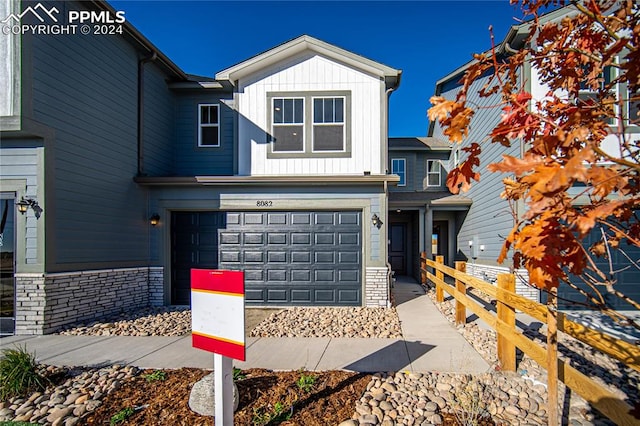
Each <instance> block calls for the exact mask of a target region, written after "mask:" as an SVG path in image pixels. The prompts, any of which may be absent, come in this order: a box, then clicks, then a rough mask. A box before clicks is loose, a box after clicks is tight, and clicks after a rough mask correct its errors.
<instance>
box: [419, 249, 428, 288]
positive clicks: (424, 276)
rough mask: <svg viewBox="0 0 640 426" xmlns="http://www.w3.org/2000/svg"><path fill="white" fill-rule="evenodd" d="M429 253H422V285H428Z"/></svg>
mask: <svg viewBox="0 0 640 426" xmlns="http://www.w3.org/2000/svg"><path fill="white" fill-rule="evenodd" d="M426 269H427V253H425V252H421V253H420V284H422V285H425V284H426V283H427V274H426V273H425V271H426Z"/></svg>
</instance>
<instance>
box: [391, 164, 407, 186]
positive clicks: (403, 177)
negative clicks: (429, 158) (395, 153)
mask: <svg viewBox="0 0 640 426" xmlns="http://www.w3.org/2000/svg"><path fill="white" fill-rule="evenodd" d="M396 161H399V162H402V165H403V166H402V169H403V170H402V175H401V174H400V173H398V172H397V171H394V167H393V164H394V162H396ZM391 174H393V175H398V176H399V177H400V181H399V182H398V185H397V186H402V187H404V186H407V159H406V158H392V159H391ZM403 180H404V183H403V182H402V181H403Z"/></svg>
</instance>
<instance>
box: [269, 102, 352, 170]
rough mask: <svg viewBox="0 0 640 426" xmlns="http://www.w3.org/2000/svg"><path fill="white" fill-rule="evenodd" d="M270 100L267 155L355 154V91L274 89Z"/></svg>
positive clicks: (281, 156) (291, 156)
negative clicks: (353, 132) (353, 139)
mask: <svg viewBox="0 0 640 426" xmlns="http://www.w3.org/2000/svg"><path fill="white" fill-rule="evenodd" d="M267 102H268V110H267V111H268V117H267V122H268V123H269V126H270V135H271V138H270V139H271V140H270V144H269V148H268V151H267V158H314V157H317V158H319V157H322V158H332V157H336V158H340V157H350V156H351V130H350V126H351V92H349V91H327V92H272V93H267Z"/></svg>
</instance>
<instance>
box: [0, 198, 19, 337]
mask: <svg viewBox="0 0 640 426" xmlns="http://www.w3.org/2000/svg"><path fill="white" fill-rule="evenodd" d="M15 211H16V203H15V197H14V195H13V194H0V336H6V335H12V334H14V333H15V324H16V296H15V295H16V282H15V278H14V276H15V271H16V270H15V265H16V262H15V252H16V250H15V249H16V247H15V244H16V239H15Z"/></svg>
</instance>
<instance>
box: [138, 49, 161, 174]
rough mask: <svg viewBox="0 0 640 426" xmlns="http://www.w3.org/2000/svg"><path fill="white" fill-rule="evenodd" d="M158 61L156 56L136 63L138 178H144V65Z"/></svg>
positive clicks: (153, 54)
mask: <svg viewBox="0 0 640 426" xmlns="http://www.w3.org/2000/svg"><path fill="white" fill-rule="evenodd" d="M156 59H158V54H157V53H156V52H152V53H151V56H148V57H146V58H142V59H140V60H139V61H138V176H144V65H145V64H146V63H147V62H153V61H155V60H156Z"/></svg>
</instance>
